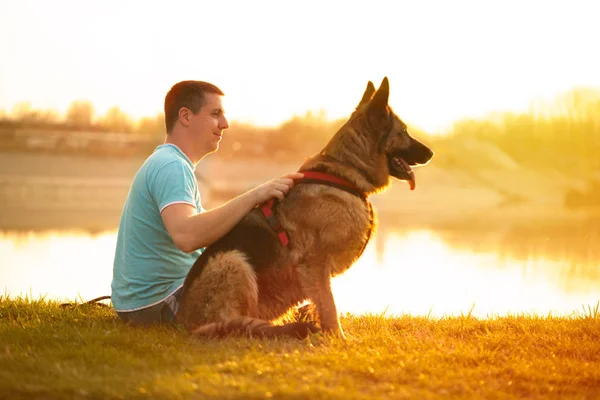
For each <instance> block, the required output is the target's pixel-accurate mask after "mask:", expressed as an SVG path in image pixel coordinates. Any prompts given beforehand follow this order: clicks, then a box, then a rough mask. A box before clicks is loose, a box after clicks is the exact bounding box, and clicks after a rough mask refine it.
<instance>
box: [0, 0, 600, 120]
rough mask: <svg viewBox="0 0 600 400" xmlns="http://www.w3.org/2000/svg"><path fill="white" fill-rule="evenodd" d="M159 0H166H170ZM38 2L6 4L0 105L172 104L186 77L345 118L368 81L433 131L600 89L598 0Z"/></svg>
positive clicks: (264, 113) (251, 109)
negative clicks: (169, 95) (173, 89)
mask: <svg viewBox="0 0 600 400" xmlns="http://www.w3.org/2000/svg"><path fill="white" fill-rule="evenodd" d="M159 4H160V5H159ZM162 4H163V3H153V2H142V1H128V2H121V1H93V2H75V1H67V0H60V1H35V0H26V1H19V2H2V3H1V4H0V54H2V62H1V63H0V110H2V109H4V110H5V111H6V112H10V111H11V109H12V108H13V107H14V106H15V104H18V103H19V102H22V101H30V102H31V104H32V106H33V107H36V108H44V109H45V108H51V109H55V110H58V111H60V112H64V111H65V110H66V108H67V107H68V105H69V104H70V103H71V102H72V101H73V100H76V99H87V100H90V101H92V102H93V103H94V105H95V107H96V113H97V114H102V113H104V112H105V111H106V110H107V109H108V108H110V107H111V106H113V105H118V106H120V107H121V108H122V109H123V110H124V111H126V112H127V113H128V114H130V115H131V116H133V117H134V118H139V117H141V116H149V115H154V114H156V113H158V112H160V111H161V107H162V101H163V98H164V94H165V92H166V91H167V90H168V88H169V87H170V86H171V85H172V84H173V83H175V82H177V81H179V80H183V79H199V80H207V81H211V82H214V83H216V84H217V85H219V86H221V87H222V89H223V90H224V91H225V92H226V94H227V97H226V101H227V103H226V104H227V109H228V116H229V118H230V119H232V120H234V121H244V122H252V123H255V124H260V125H275V124H278V123H280V122H282V121H285V120H286V119H288V118H290V117H291V116H293V115H294V114H304V113H305V112H306V111H307V110H313V111H319V110H325V111H326V113H327V116H328V117H329V118H331V119H334V118H340V117H344V116H347V115H348V114H349V113H350V112H351V110H352V109H353V107H354V106H355V105H356V102H357V101H358V99H359V98H360V95H361V94H362V90H363V89H364V86H365V85H366V82H367V81H368V80H372V81H374V82H375V83H376V84H379V82H380V81H381V79H382V78H383V77H384V76H388V77H389V78H390V82H391V87H392V90H391V98H390V104H391V105H392V106H393V108H394V109H395V111H396V112H397V113H398V114H399V115H400V116H401V117H402V118H403V119H405V120H407V121H408V122H409V123H412V124H414V125H416V126H419V127H421V128H423V129H426V130H429V131H435V130H441V129H444V128H445V127H447V126H448V125H449V124H451V123H452V122H453V121H454V120H456V119H458V118H462V117H465V116H478V115H482V114H485V113H487V112H489V111H492V110H499V111H504V110H507V111H510V110H524V109H527V108H528V107H529V105H530V102H531V101H534V100H537V99H549V98H552V97H553V96H555V95H557V94H560V93H562V92H564V91H566V90H568V89H571V88H573V87H576V86H600V74H598V71H599V70H600V55H599V53H598V52H597V51H595V49H596V47H597V43H596V42H597V38H598V37H600V25H598V24H597V23H596V17H597V15H598V13H597V12H596V11H597V10H596V7H597V6H596V4H595V3H594V2H593V1H573V2H569V3H565V2H544V1H530V2H517V1H502V2H500V1H498V2H477V1H459V2H443V1H422V2H404V1H402V2H396V1H373V2H369V5H368V6H365V5H364V3H350V2H338V1H331V2H316V1H307V2H303V3H288V2H276V1H257V2H244V1H239V2H238V1H224V2H195V1H176V2H172V3H169V6H168V7H166V6H161V5H162Z"/></svg>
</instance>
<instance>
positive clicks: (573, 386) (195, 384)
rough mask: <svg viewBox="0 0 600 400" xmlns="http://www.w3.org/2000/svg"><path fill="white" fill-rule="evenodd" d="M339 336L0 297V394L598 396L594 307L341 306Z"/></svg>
mask: <svg viewBox="0 0 600 400" xmlns="http://www.w3.org/2000/svg"><path fill="white" fill-rule="evenodd" d="M342 324H343V326H344V328H345V331H346V334H347V336H348V340H347V341H341V340H338V339H335V338H329V337H323V336H321V335H316V336H313V337H311V338H309V339H307V340H305V341H297V340H288V339H280V340H260V339H236V338H229V339H225V340H200V339H196V338H192V337H189V336H188V335H187V334H186V333H185V332H183V331H181V330H178V329H176V328H167V327H156V328H152V329H139V328H133V327H130V326H126V325H124V324H122V323H120V322H119V321H118V319H117V318H116V316H115V315H114V313H113V311H112V310H111V309H110V308H107V307H99V306H87V305H85V306H78V307H71V308H61V307H60V306H59V304H58V303H56V302H53V301H44V300H37V301H30V300H27V299H13V300H9V299H6V298H3V299H0V337H1V338H2V342H1V344H0V397H1V398H28V399H29V398H39V399H72V398H138V397H140V398H142V397H144V398H160V399H172V398H173V399H178V398H190V397H192V398H215V399H216V398H265V397H267V398H268V397H273V398H296V399H300V398H334V399H336V398H339V399H381V398H419V399H423V398H425V399H426V398H439V397H454V398H456V397H459V398H482V399H483V398H485V399H489V398H556V399H564V398H590V399H591V398H597V397H598V396H600V315H599V312H598V307H596V308H593V307H592V308H590V309H583V310H581V311H577V313H576V314H574V315H573V316H572V317H571V318H563V317H552V316H548V317H539V316H525V315H514V316H507V317H498V318H490V319H485V320H481V319H477V318H474V317H472V316H470V315H469V313H468V312H466V313H465V315H463V316H461V317H452V318H441V319H436V318H432V317H411V316H400V317H397V318H387V317H385V315H383V314H366V315H362V316H351V315H346V316H345V317H344V318H342Z"/></svg>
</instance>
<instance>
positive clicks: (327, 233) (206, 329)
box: [176, 77, 433, 337]
mask: <svg viewBox="0 0 600 400" xmlns="http://www.w3.org/2000/svg"><path fill="white" fill-rule="evenodd" d="M388 97H389V83H388V79H387V77H386V78H384V79H383V81H382V83H381V85H380V87H379V89H378V90H377V91H375V87H374V85H373V83H372V82H369V83H368V85H367V88H366V90H365V92H364V94H363V97H362V100H361V101H360V103H359V104H358V106H357V108H356V110H355V111H354V112H353V113H352V115H351V116H350V118H349V120H348V121H347V122H346V123H345V124H344V126H342V127H341V128H340V129H339V131H338V132H337V133H336V134H335V135H334V136H333V138H332V139H331V140H330V142H329V143H328V144H327V145H326V146H325V148H324V149H323V150H322V151H321V152H320V153H319V154H317V155H315V156H313V157H311V158H309V159H307V161H306V162H305V163H304V164H303V165H302V166H301V168H300V169H299V171H300V172H305V173H308V172H315V171H316V172H317V173H320V174H323V175H326V176H333V177H334V179H337V180H339V181H342V182H343V183H344V182H345V184H339V182H338V184H327V183H323V182H320V181H318V180H315V179H312V180H308V181H307V182H298V183H297V184H296V185H294V187H293V188H292V189H291V190H290V191H289V192H288V193H287V195H286V197H285V198H284V199H283V200H282V201H280V202H276V203H275V205H274V207H273V214H274V215H275V216H276V217H277V218H278V222H279V225H280V227H281V229H280V231H279V232H282V231H283V232H285V234H286V235H287V238H289V243H282V240H281V238H280V235H278V232H277V231H276V230H274V229H273V227H272V226H271V225H270V224H269V221H268V220H267V218H265V215H266V214H264V213H263V212H261V208H260V207H257V208H255V209H254V210H252V211H251V212H250V213H248V214H247V215H246V216H245V217H244V218H243V219H242V221H241V222H240V223H239V224H238V225H237V226H236V227H235V228H233V230H231V231H230V232H229V233H228V234H227V235H225V236H224V237H223V238H221V239H220V240H218V241H217V242H215V243H214V244H212V245H210V246H209V247H207V248H206V250H205V251H204V252H203V253H202V255H201V256H200V257H199V258H198V259H197V261H196V262H195V263H194V265H193V266H192V268H191V270H190V272H189V274H188V276H187V278H186V280H185V282H184V285H183V290H182V292H181V296H180V306H179V311H178V312H177V316H176V321H177V322H178V323H180V324H182V325H183V326H184V327H185V328H186V329H187V330H188V331H189V332H190V333H192V334H195V335H199V336H209V337H222V336H227V335H230V334H243V335H252V336H266V337H272V336H279V335H288V336H296V337H305V336H307V335H308V334H309V333H311V332H316V331H318V330H319V329H318V328H317V326H316V325H315V324H313V322H312V321H311V322H307V321H297V322H291V323H287V324H284V325H273V324H272V322H270V321H272V320H274V319H277V318H279V317H281V316H282V315H284V314H285V313H286V312H287V311H288V310H290V308H292V307H295V306H297V305H299V304H300V303H301V302H304V301H306V300H310V302H311V307H313V310H314V317H316V318H315V319H316V321H318V322H319V323H320V327H321V329H322V331H323V332H325V333H330V334H334V335H338V336H340V337H344V333H343V330H342V327H341V326H340V322H339V318H338V312H337V310H336V305H335V301H334V298H333V294H332V291H331V284H330V280H331V278H332V277H333V276H336V275H338V274H341V273H343V272H344V271H346V270H347V269H348V268H350V266H352V264H353V263H354V262H355V261H356V260H357V259H358V257H359V256H360V255H361V253H362V251H363V250H364V248H365V246H366V244H367V242H368V240H369V238H370V236H371V233H372V231H373V229H374V227H375V219H374V215H373V210H372V208H371V204H370V203H369V201H368V196H369V195H370V194H372V193H376V192H379V191H381V190H383V189H385V188H386V187H388V186H389V185H390V176H393V177H395V178H397V179H400V180H405V181H408V182H409V184H410V188H411V189H414V187H415V175H414V172H413V170H412V168H411V166H415V165H420V164H426V163H427V162H429V160H430V159H431V158H432V157H433V151H431V150H430V149H429V148H428V147H427V146H425V145H424V144H422V143H421V142H419V141H417V140H415V139H413V138H412V137H411V136H410V135H409V134H408V131H407V129H406V124H405V123H404V122H402V120H401V119H400V118H398V116H396V114H394V112H393V111H392V109H391V108H390V106H389V105H388ZM348 187H351V188H352V189H348Z"/></svg>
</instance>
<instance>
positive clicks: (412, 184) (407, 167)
mask: <svg viewBox="0 0 600 400" xmlns="http://www.w3.org/2000/svg"><path fill="white" fill-rule="evenodd" d="M398 161H400V164H402V166H403V167H404V169H405V170H406V172H408V175H409V176H410V178H409V179H408V184H409V185H410V190H415V187H416V186H417V182H416V179H415V171H413V169H412V168H411V167H410V165H408V163H407V162H406V161H404V159H403V158H402V157H398Z"/></svg>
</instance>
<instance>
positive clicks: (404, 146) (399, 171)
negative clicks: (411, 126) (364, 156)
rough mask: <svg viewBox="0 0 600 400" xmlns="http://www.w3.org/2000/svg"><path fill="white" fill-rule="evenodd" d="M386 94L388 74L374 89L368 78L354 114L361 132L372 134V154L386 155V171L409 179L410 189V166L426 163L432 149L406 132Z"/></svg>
mask: <svg viewBox="0 0 600 400" xmlns="http://www.w3.org/2000/svg"><path fill="white" fill-rule="evenodd" d="M389 94H390V86H389V82H388V79H387V77H386V78H384V79H383V81H382V82H381V85H380V86H379V89H378V90H377V91H375V86H374V85H373V83H372V82H370V81H369V83H368V85H367V89H366V90H365V93H364V94H363V97H362V99H361V101H360V103H359V104H358V107H357V108H356V111H355V113H354V115H353V118H356V120H357V122H358V123H359V125H360V126H362V129H361V130H362V131H363V132H367V133H368V134H369V135H372V139H374V140H375V142H374V143H376V147H375V148H374V149H373V150H374V152H375V157H377V158H383V157H385V159H384V160H385V162H386V163H387V168H388V173H389V175H390V176H393V177H395V178H397V179H400V180H404V181H408V183H409V184H410V189H411V190H413V189H414V188H415V173H414V171H413V169H412V167H414V166H416V165H424V164H427V163H428V162H429V160H431V158H432V157H433V154H434V153H433V151H432V150H431V149H429V148H428V147H427V146H425V145H424V144H423V143H421V142H419V141H418V140H416V139H414V138H413V137H411V136H410V135H409V133H408V130H407V127H406V124H405V123H404V122H402V120H401V119H400V118H398V116H397V115H396V114H394V112H393V111H392V109H391V108H390V106H389V104H388V99H389Z"/></svg>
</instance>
